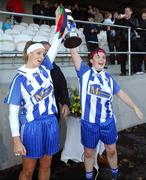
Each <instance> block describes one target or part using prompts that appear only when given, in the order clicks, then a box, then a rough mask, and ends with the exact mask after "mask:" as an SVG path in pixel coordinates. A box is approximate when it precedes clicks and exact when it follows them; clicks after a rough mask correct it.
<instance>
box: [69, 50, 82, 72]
mask: <svg viewBox="0 0 146 180" xmlns="http://www.w3.org/2000/svg"><path fill="white" fill-rule="evenodd" d="M70 53H71V57H72V61H73V64H74V66H75V68H76V70H77V71H79V70H80V66H81V57H80V55H79V53H78V51H77V48H72V49H70Z"/></svg>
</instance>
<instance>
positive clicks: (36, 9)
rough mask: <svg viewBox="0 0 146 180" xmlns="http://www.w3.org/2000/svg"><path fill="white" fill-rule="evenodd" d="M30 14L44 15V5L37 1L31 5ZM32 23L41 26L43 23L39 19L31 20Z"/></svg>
mask: <svg viewBox="0 0 146 180" xmlns="http://www.w3.org/2000/svg"><path fill="white" fill-rule="evenodd" d="M54 12H55V11H54ZM32 13H33V14H34V15H40V16H43V15H44V5H43V4H40V2H38V1H37V2H36V3H35V4H33V5H32ZM33 22H34V23H36V24H38V25H41V24H43V23H44V20H43V19H39V18H33Z"/></svg>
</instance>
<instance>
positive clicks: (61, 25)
mask: <svg viewBox="0 0 146 180" xmlns="http://www.w3.org/2000/svg"><path fill="white" fill-rule="evenodd" d="M55 15H56V18H55V34H54V37H53V40H52V43H51V47H50V48H49V50H48V52H47V56H48V57H49V59H50V61H51V63H53V61H54V59H55V57H56V55H57V51H58V48H59V46H60V44H61V41H62V36H63V34H64V31H65V28H66V26H67V16H66V14H65V10H64V9H63V7H60V6H58V8H57V9H56V11H55Z"/></svg>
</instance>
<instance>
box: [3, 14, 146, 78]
mask: <svg viewBox="0 0 146 180" xmlns="http://www.w3.org/2000/svg"><path fill="white" fill-rule="evenodd" d="M0 14H2V15H11V16H22V17H31V18H38V19H47V20H55V17H49V16H41V15H32V14H26V13H25V14H23V13H15V12H8V11H0ZM75 22H76V23H81V24H90V23H92V24H97V25H101V26H109V24H102V23H96V22H89V21H82V20H75ZM110 26H112V27H118V28H125V29H127V30H128V51H120V52H119V51H116V52H111V51H109V52H106V53H107V54H127V55H128V74H129V76H130V75H131V54H146V52H133V51H131V39H130V37H131V27H130V26H122V25H115V24H113V25H110ZM88 53H89V52H83V53H81V54H82V56H85V55H87V54H88ZM0 54H15V55H16V54H21V53H20V52H16V51H15V52H12V53H10V52H0ZM58 54H61V55H63V56H67V57H69V56H70V55H69V53H65V52H63V53H58Z"/></svg>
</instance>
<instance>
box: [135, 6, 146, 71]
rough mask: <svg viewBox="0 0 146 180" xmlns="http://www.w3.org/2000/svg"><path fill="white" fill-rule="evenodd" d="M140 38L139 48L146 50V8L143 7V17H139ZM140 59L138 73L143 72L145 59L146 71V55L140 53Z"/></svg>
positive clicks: (138, 41) (138, 40)
mask: <svg viewBox="0 0 146 180" xmlns="http://www.w3.org/2000/svg"><path fill="white" fill-rule="evenodd" d="M137 31H138V34H139V36H140V37H139V38H138V39H137V46H138V50H139V51H142V52H145V51H146V8H144V9H142V11H141V17H140V19H139V30H137ZM138 56H139V60H138V62H137V69H138V72H137V74H142V73H143V72H142V63H143V60H144V71H145V72H146V55H143V54H139V55H138Z"/></svg>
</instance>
